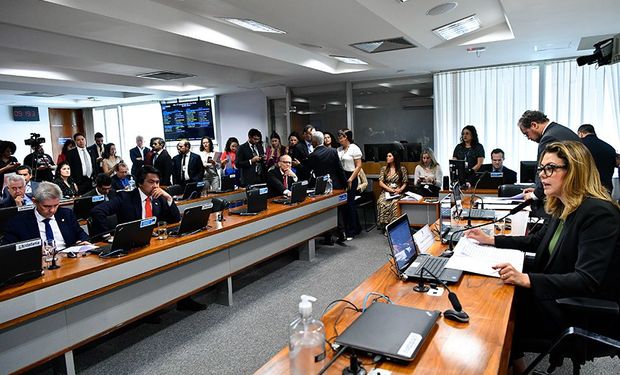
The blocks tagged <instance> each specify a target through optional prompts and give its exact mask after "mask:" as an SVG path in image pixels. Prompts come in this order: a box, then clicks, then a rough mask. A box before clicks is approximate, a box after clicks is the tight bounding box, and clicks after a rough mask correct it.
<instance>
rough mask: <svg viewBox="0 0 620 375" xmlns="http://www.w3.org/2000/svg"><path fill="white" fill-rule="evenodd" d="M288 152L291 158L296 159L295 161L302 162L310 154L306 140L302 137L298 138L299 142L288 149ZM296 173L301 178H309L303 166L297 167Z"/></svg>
mask: <svg viewBox="0 0 620 375" xmlns="http://www.w3.org/2000/svg"><path fill="white" fill-rule="evenodd" d="M288 153H289V155H290V156H291V158H292V159H297V161H299V162H303V161H304V160H306V159H307V158H308V155H310V154H309V153H308V147H307V146H306V141H305V140H304V139H300V140H299V142H298V143H297V144H296V145H295V147H292V148H291V149H289V152H288ZM297 175H298V176H299V178H301V179H302V180H309V179H310V173H309V171H306V170H305V169H303V168H299V169H298V170H297Z"/></svg>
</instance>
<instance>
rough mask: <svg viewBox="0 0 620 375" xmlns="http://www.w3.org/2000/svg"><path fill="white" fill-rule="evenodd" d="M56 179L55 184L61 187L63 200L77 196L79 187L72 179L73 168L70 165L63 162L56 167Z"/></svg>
mask: <svg viewBox="0 0 620 375" xmlns="http://www.w3.org/2000/svg"><path fill="white" fill-rule="evenodd" d="M55 177H56V178H55V179H54V183H55V184H56V185H58V187H60V190H61V191H62V196H63V198H73V197H75V196H76V195H77V191H78V188H77V185H76V184H75V182H73V179H72V178H71V167H70V166H69V163H67V162H66V161H63V162H62V163H60V164H58V167H56V176H55Z"/></svg>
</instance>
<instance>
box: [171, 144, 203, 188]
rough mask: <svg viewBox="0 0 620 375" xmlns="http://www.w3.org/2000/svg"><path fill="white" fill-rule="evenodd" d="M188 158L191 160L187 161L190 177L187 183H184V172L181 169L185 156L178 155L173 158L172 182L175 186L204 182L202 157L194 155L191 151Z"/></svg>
mask: <svg viewBox="0 0 620 375" xmlns="http://www.w3.org/2000/svg"><path fill="white" fill-rule="evenodd" d="M187 156H188V158H189V160H188V161H187V173H188V175H189V180H188V181H185V183H183V182H182V180H183V179H182V176H183V170H182V169H181V168H182V162H183V155H181V154H178V155H176V156H175V157H174V158H172V182H173V183H174V184H175V185H185V184H186V183H188V182H198V181H202V180H203V177H204V173H205V170H204V167H203V165H202V159H201V158H200V155H198V154H194V153H193V152H191V151H190V152H189V153H188V154H187Z"/></svg>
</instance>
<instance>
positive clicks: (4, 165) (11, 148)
mask: <svg viewBox="0 0 620 375" xmlns="http://www.w3.org/2000/svg"><path fill="white" fill-rule="evenodd" d="M16 150H17V146H16V145H15V143H13V142H11V141H0V190H1V189H2V187H3V186H4V174H5V173H10V172H14V171H15V168H17V167H19V166H20V164H19V162H18V161H17V158H15V156H13V154H14V153H15V151H16Z"/></svg>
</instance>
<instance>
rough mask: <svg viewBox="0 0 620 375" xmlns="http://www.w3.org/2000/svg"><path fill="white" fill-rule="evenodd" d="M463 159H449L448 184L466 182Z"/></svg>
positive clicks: (462, 183)
mask: <svg viewBox="0 0 620 375" xmlns="http://www.w3.org/2000/svg"><path fill="white" fill-rule="evenodd" d="M466 171H467V169H465V160H450V185H454V184H455V183H457V182H458V183H459V185H465V183H466V182H467V178H466V177H467V176H466Z"/></svg>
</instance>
